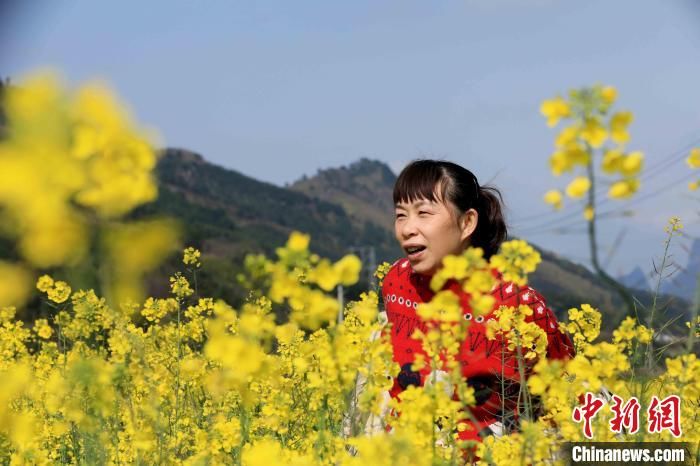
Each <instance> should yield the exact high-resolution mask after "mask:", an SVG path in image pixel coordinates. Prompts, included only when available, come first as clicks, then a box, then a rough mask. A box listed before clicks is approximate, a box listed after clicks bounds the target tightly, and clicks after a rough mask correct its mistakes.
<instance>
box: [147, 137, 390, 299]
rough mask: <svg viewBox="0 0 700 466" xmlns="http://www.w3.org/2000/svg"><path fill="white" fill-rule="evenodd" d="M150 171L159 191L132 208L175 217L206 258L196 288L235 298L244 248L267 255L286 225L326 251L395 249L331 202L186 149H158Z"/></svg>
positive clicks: (334, 254) (335, 255) (385, 235)
mask: <svg viewBox="0 0 700 466" xmlns="http://www.w3.org/2000/svg"><path fill="white" fill-rule="evenodd" d="M157 175H158V179H159V182H160V186H159V197H158V199H157V200H156V201H155V202H154V203H152V204H149V205H147V206H144V207H142V208H140V209H139V210H138V211H137V212H136V213H135V214H134V215H135V216H136V217H139V216H149V215H156V214H158V215H159V214H164V215H169V216H172V217H175V218H177V219H178V220H179V221H180V222H181V223H182V225H183V228H184V237H185V242H186V244H188V245H194V246H196V247H198V248H200V249H201V250H202V254H203V256H204V257H205V258H206V264H207V267H205V268H204V270H203V272H202V273H203V274H204V276H203V277H202V279H201V280H199V281H200V283H202V284H203V286H204V288H203V290H202V291H203V293H205V294H206V293H210V294H212V295H215V296H217V297H222V298H224V299H226V300H228V301H229V302H231V303H234V304H235V303H237V302H239V301H240V300H241V298H242V297H243V296H244V295H245V290H242V289H240V287H239V286H238V285H237V284H236V281H235V276H236V274H237V273H238V272H240V271H241V270H242V264H243V259H244V257H245V255H247V254H250V253H264V254H266V255H268V256H272V255H274V250H275V248H276V247H279V246H281V245H283V244H284V243H285V241H286V240H287V237H288V236H289V233H290V232H291V231H293V230H299V231H303V232H305V233H309V234H310V235H311V246H310V247H311V249H312V250H313V251H314V252H316V253H318V254H320V255H322V256H325V257H329V258H331V259H339V258H340V257H342V256H343V255H345V254H347V253H349V252H350V251H351V249H352V248H359V247H361V246H364V245H373V246H374V248H375V254H376V256H377V257H380V258H391V257H397V256H398V255H399V254H400V249H399V247H398V246H397V245H395V244H394V243H395V241H394V239H393V236H392V234H391V233H390V232H389V231H387V229H385V228H381V227H379V226H377V225H376V224H374V223H373V222H370V221H366V220H363V219H362V218H361V217H359V216H351V215H349V214H348V213H347V212H346V210H345V209H344V208H343V207H342V206H340V205H338V204H335V203H333V202H329V201H326V200H323V199H320V198H318V197H313V196H307V195H306V194H304V193H301V192H298V191H295V190H290V189H285V188H281V187H278V186H275V185H272V184H270V183H265V182H261V181H258V180H255V179H253V178H251V177H248V176H245V175H243V174H242V173H239V172H237V171H235V170H230V169H225V168H223V167H219V166H217V165H214V164H211V163H209V162H207V161H205V160H204V159H203V158H202V157H201V156H200V155H198V154H196V153H193V152H190V151H187V150H183V149H167V150H165V151H164V152H163V156H162V157H161V158H160V160H159V163H158V166H157ZM207 275H209V276H207ZM207 287H209V289H207Z"/></svg>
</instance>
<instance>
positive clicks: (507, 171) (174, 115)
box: [0, 0, 700, 274]
mask: <svg viewBox="0 0 700 466" xmlns="http://www.w3.org/2000/svg"><path fill="white" fill-rule="evenodd" d="M22 3H24V5H21V6H20V3H19V2H17V3H15V5H14V7H11V8H10V7H5V9H4V10H1V9H0V14H2V19H1V20H0V21H1V22H0V44H2V45H0V75H2V76H11V77H12V78H13V79H15V80H18V79H20V78H21V76H23V75H25V74H27V73H28V72H30V71H32V70H34V69H36V68H39V67H45V66H52V67H54V68H56V69H58V70H60V71H61V72H62V73H63V75H64V76H65V78H66V79H67V80H68V82H69V83H71V84H74V85H78V84H79V83H81V82H84V81H86V80H89V79H91V78H102V79H105V80H107V81H108V82H110V83H111V85H112V86H113V87H114V88H115V89H116V91H117V92H118V94H119V95H120V96H121V97H122V98H123V99H124V100H125V101H127V102H128V103H129V105H130V106H131V108H132V110H133V113H134V114H135V115H136V116H137V119H138V121H139V122H142V123H144V124H146V125H149V126H152V127H155V128H157V129H158V130H159V131H160V133H161V135H162V137H163V140H164V141H165V143H166V144H167V145H169V146H178V147H184V148H188V149H191V150H194V151H197V152H199V153H201V154H202V155H203V156H204V157H205V158H207V159H209V160H211V161H213V162H215V163H218V164H220V165H223V166H226V167H229V168H233V169H236V170H238V171H241V172H243V173H245V174H247V175H250V176H253V177H255V178H257V179H260V180H265V181H269V182H271V183H274V184H277V185H284V184H285V183H288V182H292V181H294V180H296V179H298V178H299V177H301V176H302V175H303V174H307V175H312V174H314V173H315V172H316V170H318V169H319V168H327V167H334V166H339V165H343V164H348V163H351V162H352V161H355V160H357V159H359V158H360V157H370V158H375V159H379V160H382V161H385V162H386V163H388V164H389V165H390V166H391V167H392V168H393V169H394V170H399V169H400V168H401V167H402V165H403V164H405V163H406V162H407V161H409V160H411V159H413V158H416V157H421V156H432V157H439V158H447V159H449V160H453V161H455V162H458V163H460V164H463V165H464V166H466V167H468V168H470V169H471V170H472V171H473V172H474V173H475V174H476V175H477V177H478V178H479V180H480V181H481V182H482V183H485V182H487V181H492V182H493V183H494V184H496V185H497V186H498V187H499V188H501V189H502V191H503V193H504V195H505V200H506V204H507V207H508V210H507V214H508V220H509V223H510V224H511V227H512V231H513V233H514V234H516V235H518V234H520V235H522V236H523V237H524V238H525V239H527V240H529V241H532V242H533V243H536V244H539V245H541V246H543V247H545V248H547V249H551V250H553V251H555V252H558V253H560V254H562V255H564V256H567V257H569V258H571V259H574V260H576V261H578V262H581V263H586V261H587V258H588V250H587V240H586V237H585V235H583V234H581V233H577V232H576V231H578V230H581V231H582V229H583V226H584V223H583V219H582V217H580V216H577V215H574V217H573V218H571V219H569V220H568V221H566V220H563V221H561V222H560V223H559V224H556V223H555V224H550V223H548V222H551V221H553V220H556V219H557V218H561V217H562V216H563V215H567V213H568V212H572V211H574V207H573V203H571V202H569V204H572V207H570V208H567V209H566V210H564V211H563V212H562V213H559V214H551V213H550V211H549V209H548V208H547V207H546V206H545V205H544V204H543V203H542V201H541V198H542V194H543V193H544V192H545V191H546V190H547V189H549V188H552V187H564V186H565V185H566V182H567V180H568V178H566V177H564V178H554V177H553V176H552V175H551V174H550V172H549V170H548V166H547V159H548V157H549V155H550V153H551V150H552V141H553V137H554V134H555V133H554V131H552V130H551V129H549V128H547V126H546V125H545V122H544V120H543V118H542V117H541V116H540V115H539V112H538V108H539V104H540V102H541V101H542V100H543V99H545V98H548V97H551V96H553V95H555V94H557V93H563V92H565V91H566V90H567V89H569V88H571V87H577V86H581V85H588V84H592V83H595V82H600V83H604V84H612V85H615V86H616V87H617V88H618V90H619V106H620V108H626V109H630V110H632V111H633V112H634V113H635V117H636V119H635V122H634V123H633V125H632V126H631V134H632V142H631V144H630V146H629V148H630V149H638V150H642V151H643V152H644V153H645V154H646V162H647V167H652V168H654V169H653V170H649V171H648V173H646V175H645V177H644V178H642V187H641V191H640V194H641V195H645V194H646V195H647V197H645V198H644V199H642V200H640V201H638V202H635V201H632V202H630V203H628V204H625V203H621V202H619V201H608V202H606V203H605V204H604V205H603V206H601V209H600V210H601V211H605V210H608V209H610V208H612V209H617V210H618V211H619V210H624V209H626V210H629V211H633V212H634V216H631V217H626V218H625V219H624V221H620V220H615V219H608V220H606V221H604V222H601V226H600V228H601V243H602V247H603V257H604V258H605V257H607V255H608V252H609V250H610V248H611V247H612V246H613V245H614V244H615V239H616V238H618V237H619V236H621V237H622V238H623V239H622V241H621V242H620V243H619V245H618V246H617V247H615V249H614V254H613V255H612V256H611V258H610V259H609V268H610V270H611V271H612V272H613V273H614V274H617V273H619V272H626V271H628V270H629V269H631V268H632V267H633V266H634V265H640V266H641V267H642V268H643V270H645V271H649V270H651V268H652V262H651V261H652V259H653V258H654V257H656V256H658V255H659V254H661V252H662V251H663V244H662V242H663V239H664V233H663V227H664V224H665V222H666V220H667V219H668V217H669V216H671V215H680V216H681V217H682V218H683V220H684V223H685V225H686V232H687V233H688V234H689V235H691V236H700V214H699V213H698V212H700V195H698V194H696V195H695V196H691V195H690V194H689V192H688V191H687V188H686V185H687V181H689V180H690V179H684V176H687V175H688V174H689V173H690V171H689V169H688V168H687V166H686V165H685V164H684V162H683V158H682V155H683V151H686V152H687V149H688V148H689V147H691V146H692V145H696V146H700V90H699V89H698V85H697V83H698V79H699V77H700V27H699V26H700V7H699V6H697V4H698V2H694V1H690V0H687V1H683V0H676V1H672V2H669V1H660V0H659V1H645V0H635V1H627V0H620V1H615V2H610V1H598V0H589V1H585V2H578V1H576V2H575V1H566V2H564V1H553V0H552V1H550V0H535V1H525V0H523V1H515V0H478V1H477V0H464V1H460V2H456V1H455V2H441V1H433V2H430V1H425V0H422V1H412V0H401V1H386V2H378V1H352V2H321V1H316V2H311V1H295V2H289V1H275V2H272V1H270V2H265V1H258V2H242V1H239V2H233V1H223V0H199V1H195V0H188V1H185V0H168V1H160V0H148V1H145V2H144V1H140V2H136V1H131V0H128V1H127V0H124V1H120V2H95V1H87V0H76V1H72V2H68V1H58V0H53V1H48V0H44V1H38V0H37V1H34V2H22ZM674 154H680V155H677V156H676V157H675V158H673V157H672V158H671V159H669V157H671V156H673V155H674ZM666 160H672V161H674V162H673V163H666V164H664V161H666ZM662 168H663V169H662ZM698 177H700V172H698ZM668 186H670V187H668ZM626 206H627V207H626ZM577 222H578V224H577ZM558 225H564V226H569V225H571V226H570V228H569V229H570V230H571V229H573V230H574V232H569V233H567V234H560V233H557V232H553V231H551V230H552V228H553V227H554V226H558ZM682 246H683V243H682V242H679V243H678V245H677V247H676V248H675V249H674V251H675V253H676V255H677V257H678V258H679V259H678V261H679V262H680V263H681V265H685V264H684V262H683V256H684V252H683V249H682Z"/></svg>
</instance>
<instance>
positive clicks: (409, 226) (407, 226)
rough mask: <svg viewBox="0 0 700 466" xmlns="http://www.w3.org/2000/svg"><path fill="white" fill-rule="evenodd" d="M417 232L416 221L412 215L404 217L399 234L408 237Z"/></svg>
mask: <svg viewBox="0 0 700 466" xmlns="http://www.w3.org/2000/svg"><path fill="white" fill-rule="evenodd" d="M417 232H418V230H417V228H416V222H415V220H414V219H413V218H412V217H410V216H409V217H406V220H404V222H403V225H401V234H402V235H403V237H404V238H410V237H411V236H414V235H415V234H416V233H417Z"/></svg>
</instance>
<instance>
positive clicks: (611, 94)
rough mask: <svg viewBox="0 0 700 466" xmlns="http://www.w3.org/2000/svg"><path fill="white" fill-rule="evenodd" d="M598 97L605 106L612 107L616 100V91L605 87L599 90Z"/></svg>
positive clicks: (610, 87)
mask: <svg viewBox="0 0 700 466" xmlns="http://www.w3.org/2000/svg"><path fill="white" fill-rule="evenodd" d="M600 96H601V97H602V98H603V101H604V102H605V103H606V104H608V105H612V104H613V103H615V99H617V89H615V88H614V87H613V86H605V87H603V88H602V89H601V90H600Z"/></svg>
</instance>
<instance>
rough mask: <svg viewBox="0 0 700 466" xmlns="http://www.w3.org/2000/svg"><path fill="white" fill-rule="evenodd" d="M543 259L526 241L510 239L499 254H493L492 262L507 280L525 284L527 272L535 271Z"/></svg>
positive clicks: (502, 246)
mask: <svg viewBox="0 0 700 466" xmlns="http://www.w3.org/2000/svg"><path fill="white" fill-rule="evenodd" d="M541 261H542V258H541V256H540V253H539V252H537V251H536V250H535V249H534V248H533V247H532V246H530V245H529V244H528V243H527V242H526V241H524V240H510V241H506V242H504V243H503V244H502V245H501V249H500V250H499V252H498V254H494V255H493V256H491V259H490V264H491V266H492V267H494V268H496V269H497V270H498V271H499V272H501V273H502V274H503V279H504V280H505V281H510V282H513V283H515V284H516V285H524V284H525V283H527V274H528V273H531V272H534V271H535V269H536V268H537V265H538V264H539V263H540V262H541Z"/></svg>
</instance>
